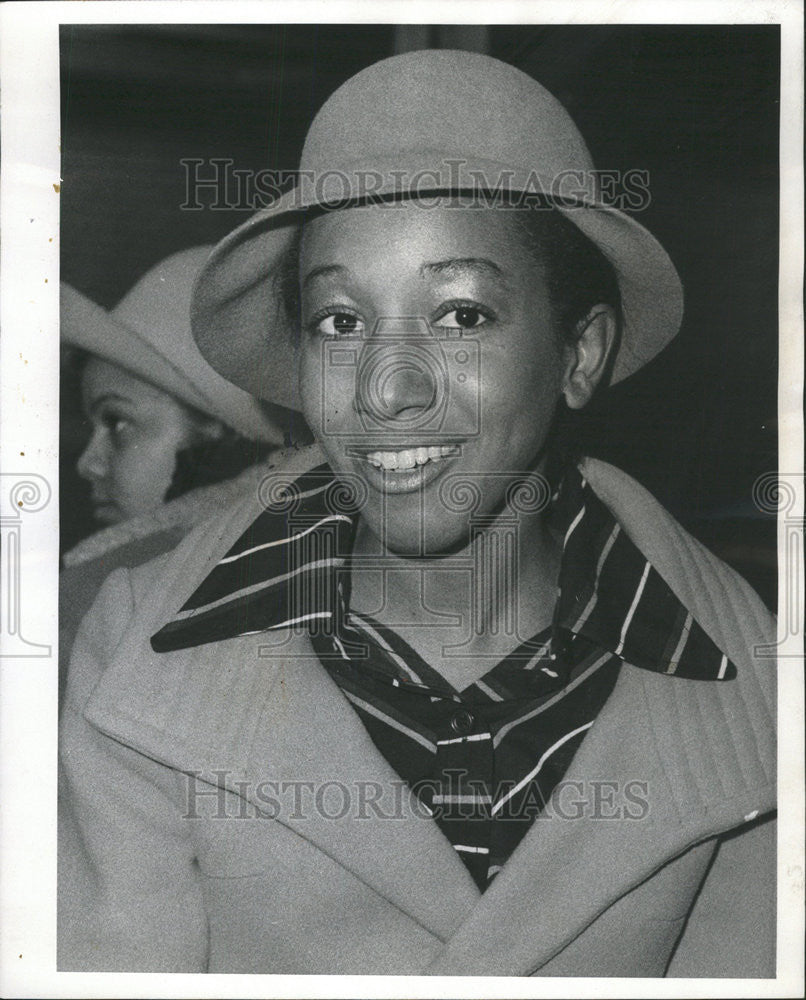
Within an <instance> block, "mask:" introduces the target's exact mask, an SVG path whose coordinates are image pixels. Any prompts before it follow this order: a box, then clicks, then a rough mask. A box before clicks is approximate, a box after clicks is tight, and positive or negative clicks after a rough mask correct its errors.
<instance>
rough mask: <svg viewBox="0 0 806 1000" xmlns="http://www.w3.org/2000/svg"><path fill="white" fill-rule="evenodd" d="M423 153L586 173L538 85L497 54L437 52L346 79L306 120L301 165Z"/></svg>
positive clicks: (565, 118) (577, 148) (365, 162)
mask: <svg viewBox="0 0 806 1000" xmlns="http://www.w3.org/2000/svg"><path fill="white" fill-rule="evenodd" d="M429 157H430V158H431V161H432V162H433V161H436V160H438V159H439V160H441V161H445V160H446V159H448V158H457V159H463V160H466V161H467V162H469V163H470V164H471V165H472V163H474V162H479V161H486V162H490V163H495V164H500V165H503V166H511V167H514V168H516V169H519V170H528V171H535V172H536V173H537V174H539V175H541V176H543V177H552V176H555V175H556V174H558V173H560V172H562V171H564V170H592V169H593V162H592V160H591V156H590V153H589V152H588V149H587V146H586V145H585V142H584V140H583V138H582V136H581V135H580V133H579V130H578V129H577V127H576V125H575V124H574V122H573V120H572V119H571V116H570V115H569V114H568V112H567V111H566V110H565V108H564V107H563V106H562V105H561V104H560V102H559V101H558V100H557V99H556V98H555V97H554V96H553V95H552V94H550V93H549V92H548V91H547V90H546V89H545V87H543V86H542V85H541V84H539V83H538V82H537V81H536V80H534V79H532V77H530V76H528V75H527V74H526V73H523V72H522V71H521V70H519V69H516V68H515V67H514V66H510V65H508V64H507V63H503V62H501V61H500V60H498V59H493V58H492V57H490V56H485V55H480V54H478V53H474V52H464V51H459V50H456V51H453V50H445V49H439V50H435V49H429V50H423V51H419V52H409V53H405V54H404V55H399V56H392V57H391V58H389V59H384V60H382V61H381V62H378V63H375V64H373V65H372V66H369V67H367V68H366V69H364V70H362V71H361V72H359V73H357V74H356V75H355V76H354V77H352V78H351V79H349V80H348V81H347V82H346V83H345V84H343V85H342V86H341V87H340V88H339V89H338V90H337V91H336V92H335V93H334V94H333V95H332V96H331V97H330V98H329V99H328V100H327V101H326V103H325V104H324V105H323V106H322V108H321V109H320V111H319V113H318V114H317V116H316V118H315V119H314V121H313V123H312V125H311V128H310V130H309V132H308V136H307V139H306V141H305V146H304V149H303V153H302V161H301V164H300V167H301V169H302V170H312V171H334V170H338V169H339V167H341V166H344V167H350V168H352V169H355V167H356V165H357V164H360V165H362V166H364V167H365V168H366V169H372V168H373V165H375V164H377V165H378V167H379V168H382V167H383V165H385V164H386V163H388V162H390V161H396V162H397V163H398V164H399V165H401V166H404V167H405V165H406V163H407V161H410V162H411V163H412V164H416V165H422V164H423V163H424V162H428V158H429ZM434 166H435V167H437V166H439V164H438V163H436V162H434ZM493 180H494V178H493Z"/></svg>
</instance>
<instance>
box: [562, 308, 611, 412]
mask: <svg viewBox="0 0 806 1000" xmlns="http://www.w3.org/2000/svg"><path fill="white" fill-rule="evenodd" d="M576 332H577V339H576V341H575V342H574V343H573V344H568V345H567V346H566V348H565V355H564V356H565V363H566V364H565V373H564V376H563V396H565V401H566V403H567V404H568V406H569V408H570V409H572V410H581V409H582V407H583V406H585V405H586V404H587V403H588V402H589V401H590V399H591V396H593V394H594V392H595V391H596V387H597V386H598V384H599V382H600V381H601V379H602V376H603V375H604V373H605V371H606V370H607V361H608V357H609V355H610V352H611V350H612V348H613V345H614V344H615V341H616V333H617V332H618V323H617V320H616V313H615V310H614V309H613V307H612V306H608V305H604V303H601V304H599V305H596V306H594V307H593V308H592V309H591V310H590V311H589V312H588V314H587V315H586V316H585V318H584V319H582V320H580V322H579V323H578V324H577V330H576Z"/></svg>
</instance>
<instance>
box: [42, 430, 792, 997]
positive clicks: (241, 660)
mask: <svg viewBox="0 0 806 1000" xmlns="http://www.w3.org/2000/svg"><path fill="white" fill-rule="evenodd" d="M320 461H321V455H320V454H319V453H317V452H316V451H315V449H314V450H312V451H311V452H306V453H300V455H298V456H296V458H295V459H293V460H292V462H291V463H290V465H289V469H288V471H290V472H302V471H304V469H306V468H310V467H312V466H313V465H314V464H318V463H319V462H320ZM583 472H584V474H585V476H586V477H587V479H588V481H589V482H590V484H591V485H592V487H593V489H594V490H595V491H596V493H597V494H598V495H599V496H600V497H601V498H602V500H603V501H604V502H605V503H606V504H607V505H608V506H609V507H610V509H611V510H612V511H613V513H614V514H615V516H616V518H617V519H618V520H619V522H620V523H621V524H622V526H623V528H624V530H626V531H627V533H628V534H629V536H630V537H631V538H632V539H633V541H634V542H635V543H636V544H637V545H638V547H639V549H641V550H642V551H643V552H644V554H645V555H646V556H647V558H649V559H650V561H651V562H652V564H653V565H654V566H655V567H656V568H657V569H658V571H659V572H660V573H661V575H662V576H663V577H664V578H665V579H666V581H667V582H668V583H669V585H670V586H671V588H672V590H673V591H674V592H675V593H676V594H677V596H678V597H679V598H680V599H681V600H682V601H683V603H684V604H686V606H687V607H689V608H690V609H691V610H692V611H693V613H694V615H695V617H696V618H697V620H698V621H699V622H700V624H701V625H702V626H703V628H704V629H705V630H706V632H708V634H709V635H710V636H711V638H712V639H713V640H714V642H715V643H716V644H717V645H718V646H719V647H720V648H721V649H722V650H723V651H724V652H726V653H727V654H728V656H729V657H730V659H731V660H732V661H733V662H734V663H735V664H736V666H737V668H738V677H737V678H736V679H735V680H732V681H729V682H724V683H721V682H701V681H690V680H684V679H680V678H675V677H667V676H662V675H658V674H654V673H652V672H649V671H646V670H639V669H637V668H635V667H632V666H630V665H629V664H625V665H624V667H623V668H622V671H621V674H620V677H619V679H618V682H617V685H616V688H615V690H614V692H613V694H612V695H611V697H610V698H609V700H608V702H607V703H606V705H605V707H604V709H603V710H602V712H601V714H600V716H599V717H598V719H597V722H596V724H595V726H594V727H593V729H592V730H591V731H590V733H589V734H588V735H587V737H586V739H585V741H584V742H583V744H582V746H581V748H580V749H579V751H578V752H577V754H576V756H575V758H574V760H573V761H572V763H571V766H570V768H569V770H568V772H567V774H566V777H565V784H566V786H567V790H569V789H570V791H571V792H572V793H573V795H570V796H569V797H567V798H566V809H565V813H566V814H568V815H566V818H562V817H561V816H557V815H550V816H546V817H543V818H538V819H537V820H536V821H535V823H534V825H533V826H532V828H531V829H530V831H529V832H528V833H527V835H526V837H525V838H524V840H523V841H522V842H521V844H520V845H519V847H518V848H517V849H516V851H515V853H514V854H513V855H512V857H511V858H510V860H509V862H508V863H507V865H506V866H505V868H504V869H503V871H502V872H501V873H500V874H499V875H498V876H497V878H496V880H495V881H494V883H493V884H492V885H491V887H490V888H489V889H488V890H487V892H486V893H484V894H483V895H480V894H479V891H478V889H477V888H476V886H475V884H474V882H473V880H472V878H471V876H470V875H469V873H468V871H467V869H466V868H465V866H464V865H463V863H462V862H461V860H460V859H459V857H458V856H457V855H456V853H455V851H454V850H453V848H452V847H451V845H450V844H449V842H448V841H447V839H446V838H445V837H444V836H443V834H442V833H441V832H440V831H439V829H438V828H437V826H436V824H435V823H434V822H433V820H430V819H428V818H424V817H422V815H421V814H420V813H418V810H417V806H416V802H415V801H414V800H413V799H412V798H411V797H410V796H409V795H408V794H404V793H402V792H401V787H400V782H399V779H398V777H397V775H396V774H395V773H394V772H393V771H392V769H391V768H390V766H389V764H388V763H387V762H386V760H385V759H384V758H383V756H382V755H381V754H380V753H379V751H378V750H377V749H376V748H375V746H374V745H373V743H372V741H371V739H370V737H369V735H368V734H367V732H366V730H365V729H364V727H363V725H362V724H361V722H360V720H359V719H358V717H357V715H356V714H355V712H354V710H353V709H352V708H351V706H350V705H349V703H348V702H347V700H346V699H345V698H344V697H343V695H342V694H341V692H340V691H339V690H338V688H337V687H336V685H335V684H334V683H333V681H332V680H331V679H330V678H329V676H328V674H327V673H326V672H325V670H324V669H323V667H322V666H321V664H320V663H319V661H318V660H317V658H316V656H315V655H314V654H313V652H312V650H311V647H310V644H309V641H308V640H307V638H305V637H303V636H300V635H296V636H292V635H291V634H290V633H289V632H287V631H286V632H282V633H277V632H274V633H263V634H260V635H251V636H243V637H240V638H236V639H231V640H227V641H224V642H219V643H213V644H209V645H206V646H201V647H198V648H195V649H190V650H180V651H177V652H173V653H168V654H156V653H154V652H153V651H152V649H151V647H150V644H149V637H150V636H151V635H152V634H153V633H154V632H155V631H156V630H157V629H158V628H159V627H160V626H161V625H162V624H164V622H165V621H166V620H167V618H168V617H169V616H170V615H171V614H172V613H173V612H174V611H175V610H176V609H177V608H178V607H179V605H181V603H182V602H183V601H184V599H185V598H186V597H187V596H189V595H190V594H191V593H192V592H193V590H194V589H195V587H196V586H197V585H198V582H199V581H200V580H201V579H203V577H204V576H205V575H206V574H207V572H209V570H210V569H211V568H212V566H213V565H214V563H215V562H216V560H217V559H218V558H220V557H221V555H222V554H224V553H225V552H226V551H227V549H228V547H229V546H230V545H231V544H232V542H233V541H234V540H235V539H236V538H237V537H238V536H239V535H240V534H241V532H242V531H243V530H244V528H245V527H246V525H247V524H249V523H250V521H251V520H252V519H254V517H255V516H256V515H257V513H258V512H259V510H258V508H257V507H256V505H255V503H254V502H250V503H245V504H243V505H241V506H240V507H238V508H237V509H236V510H234V511H233V512H232V513H231V514H230V515H229V516H228V517H225V518H221V519H219V521H218V522H217V523H216V524H212V523H211V524H208V525H207V526H205V527H203V528H202V529H199V530H197V531H195V532H194V533H193V534H191V535H190V536H189V537H188V538H187V539H185V541H184V542H183V543H182V544H181V545H180V547H179V548H178V549H177V551H176V552H175V553H172V554H170V555H167V556H162V557H160V558H159V559H157V560H155V561H154V562H152V563H150V564H148V565H147V566H145V567H141V568H139V569H137V570H135V571H126V570H118V571H117V572H116V573H115V574H114V575H113V576H112V577H111V578H110V579H109V580H108V581H107V583H106V584H105V586H104V588H103V590H102V593H101V595H100V597H99V600H98V602H97V604H96V606H95V609H94V611H93V612H92V613H91V614H90V616H89V617H88V618H87V619H86V620H85V623H84V626H83V628H82V630H81V632H80V634H79V637H78V639H77V641H76V646H75V650H74V655H73V661H72V665H71V676H70V680H69V685H68V691H67V698H66V705H65V711H64V715H63V723H62V726H63V728H62V766H63V782H62V803H61V808H60V820H61V822H60V863H59V877H60V890H59V905H60V915H59V962H58V964H59V968H60V969H61V970H78V969H83V970H96V971H111V970H123V971H182V972H196V971H210V972H264V973H366V974H372V973H375V974H379V973H380V974H384V973H386V974H434V975H462V974H468V975H470V974H472V975H487V974H489V975H512V976H523V975H545V976H663V975H664V974H668V975H679V976H687V975H692V976H730V977H733V976H742V977H746V976H772V975H774V940H775V939H774V934H775V824H774V821H773V819H772V816H773V810H774V806H775V776H774V767H775V736H774V712H775V671H774V661H773V660H772V659H771V658H769V657H768V656H766V655H763V654H762V655H759V649H758V647H759V646H761V645H763V644H765V643H766V644H769V643H771V642H773V641H774V628H773V621H772V618H771V616H770V615H769V613H768V612H767V611H766V609H765V608H764V606H763V605H762V604H761V602H760V601H759V600H758V598H757V597H756V596H755V594H754V593H753V592H752V590H751V589H750V587H749V586H748V585H747V584H746V583H745V582H744V581H743V580H742V579H741V578H739V577H738V576H737V575H736V574H735V573H733V571H731V570H730V569H729V568H727V567H726V566H725V565H724V564H722V563H721V562H720V561H719V560H718V559H717V558H716V557H714V556H713V555H711V554H710V553H709V552H708V551H707V550H705V549H704V548H703V547H702V546H701V545H700V544H699V543H697V542H696V541H695V540H694V539H693V538H691V536H689V535H688V534H687V533H686V532H685V531H684V530H683V529H682V528H681V527H680V526H679V525H677V523H676V522H675V521H674V520H673V519H672V518H671V517H670V516H669V515H668V514H667V513H666V512H665V511H664V510H663V509H662V508H661V507H660V506H659V505H658V504H657V502H656V501H654V500H653V499H652V498H651V497H650V496H649V494H647V493H646V491H644V490H643V488H642V487H640V486H639V485H638V484H637V483H635V482H634V481H633V480H632V479H630V478H629V477H628V476H626V475H625V474H624V473H622V472H620V471H618V470H617V469H614V468H613V467H612V466H608V465H606V464H605V463H602V462H598V461H594V460H586V462H585V463H584V466H583ZM754 651H755V652H754ZM267 782H274V783H275V784H274V785H272V784H267ZM280 782H288V783H291V784H289V785H288V786H287V789H288V791H287V792H286V793H283V792H282V786H281V785H280V784H279V783H280ZM628 782H637V783H644V784H645V787H646V796H645V798H646V803H647V808H646V809H645V810H643V813H644V814H643V815H638V816H637V817H636V818H628V817H626V816H625V815H624V810H623V808H622V807H623V806H624V804H625V798H624V793H625V788H626V785H627V783H628ZM306 783H308V784H306ZM327 783H332V784H327ZM572 783H578V784H572ZM597 783H598V784H597ZM608 783H609V784H608ZM609 787H612V789H613V790H612V793H611V792H609V791H607V789H608V788H609ZM636 787H643V786H641V785H638V786H633V789H635V788H636ZM597 788H598V789H599V790H600V792H599V793H597V792H596V791H595V790H596V789H597ZM194 789H195V791H194ZM602 790H604V791H602ZM404 791H405V790H404ZM577 792H578V793H579V794H578V795H577V794H576V793H577ZM295 794H297V795H298V796H299V800H298V801H297V802H295V801H294V795H295ZM596 794H600V802H599V807H596V806H595V804H594V802H593V800H594V798H595V796H596ZM317 795H319V796H320V797H319V799H318V800H317V798H316V797H317ZM602 795H603V796H604V799H601V796H602ZM369 800H373V802H374V806H373V805H372V804H369ZM572 801H578V802H579V805H578V806H576V807H575V806H573V804H572ZM603 802H604V803H605V804H604V806H603V805H602V803H603ZM345 804H346V805H347V812H346V814H345V815H340V814H341V813H342V812H343V811H344V807H345ZM317 805H318V807H319V808H317ZM620 808H621V809H622V813H621V818H605V815H604V814H605V813H612V810H613V809H615V810H618V809H620ZM632 811H633V812H634V813H636V812H637V813H638V814H640V813H641V812H642V810H640V809H639V810H635V809H633V810H632ZM575 812H580V813H581V815H580V816H579V817H578V818H571V817H572V815H573V814H574V813H575ZM379 813H381V815H379ZM267 814H268V815H267ZM390 814H391V815H392V816H393V817H394V818H389V816H390Z"/></svg>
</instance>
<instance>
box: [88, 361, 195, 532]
mask: <svg viewBox="0 0 806 1000" xmlns="http://www.w3.org/2000/svg"><path fill="white" fill-rule="evenodd" d="M81 394H82V402H83V407H84V412H85V413H86V415H87V417H88V418H89V420H90V421H91V423H92V436H91V438H90V441H89V444H88V445H87V447H86V448H85V449H84V452H83V453H82V455H81V457H80V458H79V460H78V473H79V475H80V476H82V477H83V478H84V479H87V480H89V482H90V483H91V484H92V504H93V513H94V515H95V517H96V519H97V520H99V521H102V522H103V523H104V524H116V523H117V522H119V521H124V520H127V519H128V518H131V517H137V516H138V515H140V514H146V513H148V512H149V511H152V510H154V509H155V508H157V507H159V506H160V504H161V503H162V502H163V498H164V496H165V493H166V492H167V490H168V487H169V486H170V484H171V477H172V476H173V473H174V468H175V466H176V453H177V451H178V450H179V449H180V448H184V447H187V446H188V445H190V444H192V443H193V442H194V440H195V438H196V420H195V417H194V415H193V414H192V413H191V411H190V410H188V409H187V408H186V407H185V406H183V405H182V403H180V402H178V401H177V400H176V399H175V398H174V397H173V396H170V395H169V394H168V393H166V392H163V391H162V390H161V389H158V388H156V387H155V386H153V385H151V384H149V383H148V382H144V381H142V380H141V379H139V378H136V377H135V376H134V375H131V374H129V372H127V371H125V370H124V369H123V368H120V367H118V366H117V365H114V364H111V363H109V362H107V361H102V360H101V359H100V358H95V357H91V358H90V359H89V361H88V362H87V364H86V366H85V368H84V372H83V375H82V380H81Z"/></svg>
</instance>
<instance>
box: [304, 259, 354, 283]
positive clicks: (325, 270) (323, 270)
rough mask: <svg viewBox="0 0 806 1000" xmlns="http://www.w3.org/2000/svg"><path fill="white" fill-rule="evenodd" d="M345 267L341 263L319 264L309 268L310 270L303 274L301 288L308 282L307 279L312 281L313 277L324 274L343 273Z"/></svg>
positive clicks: (319, 276) (345, 269)
mask: <svg viewBox="0 0 806 1000" xmlns="http://www.w3.org/2000/svg"><path fill="white" fill-rule="evenodd" d="M347 270H348V269H347V268H346V267H344V265H343V264H321V265H320V266H319V267H314V268H311V270H310V271H308V273H307V274H306V275H305V277H304V278H303V280H302V285H301V287H302V288H305V286H306V285H307V284H308V282H309V281H313V279H314V278H321V277H322V275H325V274H344V273H346V272H347Z"/></svg>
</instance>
